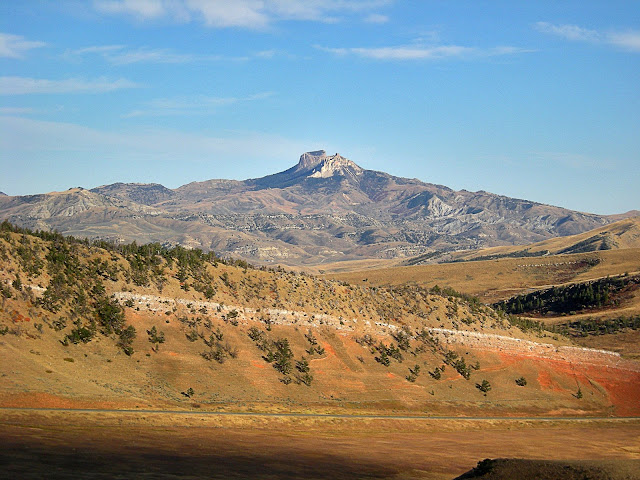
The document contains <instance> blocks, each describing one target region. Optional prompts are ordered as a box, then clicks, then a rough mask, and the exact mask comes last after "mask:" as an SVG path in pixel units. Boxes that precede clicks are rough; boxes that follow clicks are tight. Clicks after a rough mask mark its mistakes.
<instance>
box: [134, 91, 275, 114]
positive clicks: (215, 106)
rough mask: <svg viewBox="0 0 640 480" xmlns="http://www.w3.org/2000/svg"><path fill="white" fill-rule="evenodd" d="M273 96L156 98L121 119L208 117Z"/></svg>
mask: <svg viewBox="0 0 640 480" xmlns="http://www.w3.org/2000/svg"><path fill="white" fill-rule="evenodd" d="M273 95H274V92H262V93H257V94H255V95H249V96H247V97H210V96H205V95H198V96H192V97H175V98H157V99H155V100H152V101H150V102H148V103H147V104H146V105H145V106H144V108H142V109H139V110H134V111H132V112H129V113H127V114H125V115H123V118H133V117H142V116H154V117H159V116H174V115H208V114H212V113H215V112H217V111H218V110H219V109H220V108H222V107H225V106H229V105H233V104H238V103H246V102H253V101H257V100H263V99H266V98H269V97H272V96H273Z"/></svg>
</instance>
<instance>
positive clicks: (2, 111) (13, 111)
mask: <svg viewBox="0 0 640 480" xmlns="http://www.w3.org/2000/svg"><path fill="white" fill-rule="evenodd" d="M29 113H35V110H34V109H33V108H29V107H0V115H25V114H29Z"/></svg>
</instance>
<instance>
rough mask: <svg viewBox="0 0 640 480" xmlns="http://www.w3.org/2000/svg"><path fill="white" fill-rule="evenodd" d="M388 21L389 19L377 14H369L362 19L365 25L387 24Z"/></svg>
mask: <svg viewBox="0 0 640 480" xmlns="http://www.w3.org/2000/svg"><path fill="white" fill-rule="evenodd" d="M388 21H389V17H387V16H386V15H381V14H379V13H370V14H369V15H367V16H366V17H364V22H365V23H387V22H388Z"/></svg>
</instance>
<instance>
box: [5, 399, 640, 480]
mask: <svg viewBox="0 0 640 480" xmlns="http://www.w3.org/2000/svg"><path fill="white" fill-rule="evenodd" d="M507 457H508V458H523V459H546V460H588V461H593V460H599V461H607V462H608V463H613V464H615V465H617V466H618V467H619V469H621V470H620V471H621V472H622V473H621V476H620V477H615V478H629V479H633V478H640V419H630V418H628V419H623V418H612V419H551V420H549V419H429V418H412V419H408V418H384V417H367V418H357V417H340V416H274V415H260V414H255V415H229V414H226V415H216V414H206V413H198V412H190V413H187V414H185V413H178V412H150V411H140V412H131V411H127V412H122V411H120V412H119V411H106V410H105V411H93V412H92V411H73V410H69V411H62V410H58V411H56V410H26V409H10V408H6V409H0V476H1V477H3V478H21V479H40V478H69V479H107V478H109V479H111V478H123V479H124V478H140V479H151V478H154V479H155V478H159V479H196V478H198V479H200V478H206V479H247V478H251V479H265V480H266V479H298V478H300V479H302V478H304V479H363V478H365V479H394V480H400V479H453V478H455V477H456V476H458V475H462V474H463V473H465V472H467V471H469V470H470V469H471V468H472V467H475V466H476V464H477V463H478V461H479V460H482V459H484V458H507ZM618 467H616V468H618ZM636 475H637V476H636ZM607 478H609V477H607Z"/></svg>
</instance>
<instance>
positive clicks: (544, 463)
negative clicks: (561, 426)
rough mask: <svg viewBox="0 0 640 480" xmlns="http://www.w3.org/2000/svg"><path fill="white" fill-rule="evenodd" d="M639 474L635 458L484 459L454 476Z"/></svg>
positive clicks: (597, 479) (598, 479) (620, 478)
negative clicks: (572, 459) (578, 459)
mask: <svg viewBox="0 0 640 480" xmlns="http://www.w3.org/2000/svg"><path fill="white" fill-rule="evenodd" d="M639 474H640V461H637V460H618V461H612V460H583V461H567V460H564V461H558V460H555V461H553V460H523V459H509V458H499V459H496V460H492V459H485V460H482V461H481V462H478V466H477V467H474V468H473V469H472V470H471V471H469V472H467V473H465V474H464V475H461V476H459V477H457V478H456V479H455V480H468V479H473V478H483V479H484V480H511V479H513V478H517V479H518V480H540V479H543V478H548V479H562V480H584V479H585V478H587V479H590V480H633V479H635V478H638V475H639Z"/></svg>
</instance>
